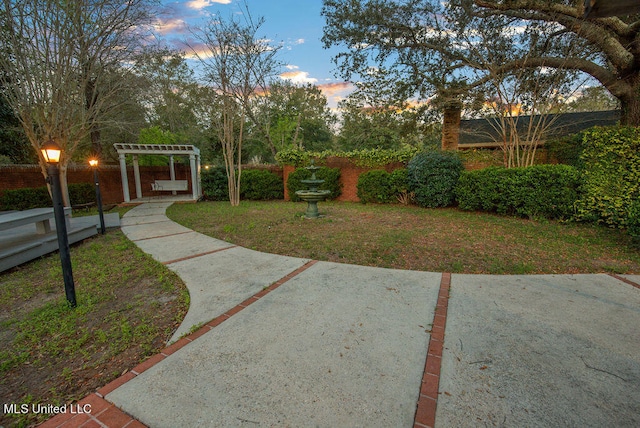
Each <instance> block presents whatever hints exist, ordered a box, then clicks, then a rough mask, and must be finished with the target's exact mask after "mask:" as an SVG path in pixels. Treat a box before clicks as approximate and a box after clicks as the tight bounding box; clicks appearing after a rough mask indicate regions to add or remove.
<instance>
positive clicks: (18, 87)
mask: <svg viewBox="0 0 640 428" xmlns="http://www.w3.org/2000/svg"><path fill="white" fill-rule="evenodd" d="M150 1H151V0H129V1H126V2H122V1H117V0H80V1H49V0H3V3H2V14H3V24H4V25H3V26H2V35H1V41H2V44H3V49H4V50H5V51H6V52H7V53H8V54H7V55H2V56H0V68H2V69H3V70H5V74H4V75H2V78H3V83H4V84H5V85H6V86H5V87H9V88H10V89H11V90H8V91H5V93H4V95H5V96H6V99H7V102H8V104H9V105H10V106H11V108H12V109H13V110H14V111H15V113H16V115H17V117H18V118H19V120H20V123H21V125H22V127H23V129H24V131H25V134H26V136H27V138H28V139H29V142H30V143H31V146H32V147H33V149H34V150H35V151H36V153H38V157H39V159H40V165H41V168H42V172H43V175H45V176H46V165H45V162H44V160H43V159H42V158H41V155H40V150H39V148H40V145H41V144H43V143H44V142H46V141H48V140H50V139H53V140H55V141H56V142H57V143H58V144H59V145H60V146H61V147H62V149H63V150H64V154H63V156H62V158H61V160H60V176H61V181H62V185H63V199H64V204H65V205H66V206H69V205H70V202H69V198H68V191H67V187H66V173H67V164H68V162H69V160H70V159H71V158H72V156H73V155H74V152H75V151H76V150H77V149H78V148H79V147H81V146H82V145H83V144H90V142H91V140H93V144H94V147H95V148H96V149H97V148H98V143H99V142H98V141H97V139H98V138H99V129H100V127H101V126H104V125H105V123H103V122H102V118H104V117H105V115H106V113H107V112H108V111H109V110H111V109H114V108H117V105H116V104H115V103H114V102H113V100H118V99H119V100H122V97H120V98H118V96H119V95H120V94H121V92H123V91H126V88H124V87H123V82H124V81H123V80H122V79H120V77H121V76H122V74H121V72H120V71H121V68H122V67H124V66H125V64H126V60H129V59H130V58H131V56H132V55H133V54H135V52H136V50H137V49H138V47H139V46H140V44H141V43H142V41H143V40H144V36H145V35H146V34H143V33H146V32H147V30H148V29H149V27H148V26H147V25H146V24H148V23H150V22H151V20H152V11H151V9H150V6H151V3H150Z"/></svg>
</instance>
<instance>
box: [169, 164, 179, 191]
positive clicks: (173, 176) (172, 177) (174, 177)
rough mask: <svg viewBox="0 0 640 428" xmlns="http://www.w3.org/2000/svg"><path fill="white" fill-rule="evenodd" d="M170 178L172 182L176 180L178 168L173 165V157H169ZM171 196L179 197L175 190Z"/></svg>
mask: <svg viewBox="0 0 640 428" xmlns="http://www.w3.org/2000/svg"><path fill="white" fill-rule="evenodd" d="M169 177H171V180H175V179H176V167H175V166H174V164H173V155H169ZM171 194H172V195H177V192H176V191H175V190H173V191H172V192H171Z"/></svg>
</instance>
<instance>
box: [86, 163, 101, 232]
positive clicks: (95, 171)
mask: <svg viewBox="0 0 640 428" xmlns="http://www.w3.org/2000/svg"><path fill="white" fill-rule="evenodd" d="M89 165H91V168H92V169H93V182H94V183H95V187H96V203H97V204H98V214H99V216H100V233H101V234H103V235H104V230H105V227H104V213H103V212H102V193H101V192H100V181H99V180H98V159H97V158H93V159H89Z"/></svg>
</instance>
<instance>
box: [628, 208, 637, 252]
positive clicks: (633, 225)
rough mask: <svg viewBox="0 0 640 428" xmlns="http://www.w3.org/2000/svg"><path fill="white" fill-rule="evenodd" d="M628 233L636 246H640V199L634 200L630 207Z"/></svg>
mask: <svg viewBox="0 0 640 428" xmlns="http://www.w3.org/2000/svg"><path fill="white" fill-rule="evenodd" d="M627 233H628V234H629V236H630V237H631V243H632V244H633V246H634V247H636V248H640V201H637V200H636V201H634V202H633V203H632V204H631V206H630V207H629V216H628V217H627Z"/></svg>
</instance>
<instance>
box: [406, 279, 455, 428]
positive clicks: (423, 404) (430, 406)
mask: <svg viewBox="0 0 640 428" xmlns="http://www.w3.org/2000/svg"><path fill="white" fill-rule="evenodd" d="M450 288H451V274H450V273H448V272H445V273H443V274H442V279H441V280H440V291H439V292H438V303H437V305H436V310H435V312H434V314H433V325H432V327H431V337H429V345H428V351H427V358H426V361H425V365H424V373H423V375H422V386H421V388H420V397H419V398H418V406H417V408H416V415H415V418H414V422H413V426H414V428H425V427H431V428H432V427H433V426H434V425H435V423H436V407H437V405H438V387H439V384H440V365H441V364H442V351H443V349H444V329H445V326H446V322H447V307H448V304H449V290H450Z"/></svg>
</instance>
